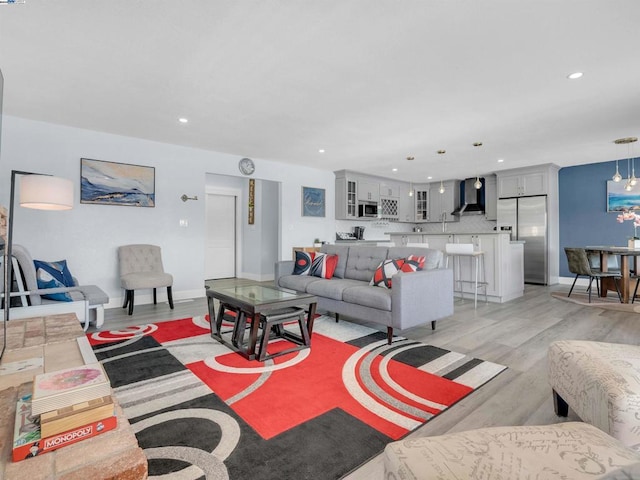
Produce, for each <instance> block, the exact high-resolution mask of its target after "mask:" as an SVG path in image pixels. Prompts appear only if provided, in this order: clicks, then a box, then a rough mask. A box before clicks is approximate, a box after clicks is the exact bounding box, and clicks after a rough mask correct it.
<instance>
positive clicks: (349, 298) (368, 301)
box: [342, 285, 391, 312]
mask: <svg viewBox="0 0 640 480" xmlns="http://www.w3.org/2000/svg"><path fill="white" fill-rule="evenodd" d="M342 300H343V301H345V302H348V303H355V304H356V305H363V306H365V307H370V308H376V309H378V310H386V311H387V312H390V311H391V290H389V289H386V288H378V287H372V286H370V285H362V286H354V287H349V288H345V289H344V291H343V292H342Z"/></svg>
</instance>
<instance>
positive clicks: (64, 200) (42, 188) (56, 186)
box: [20, 175, 73, 210]
mask: <svg viewBox="0 0 640 480" xmlns="http://www.w3.org/2000/svg"><path fill="white" fill-rule="evenodd" d="M20 206H21V207H25V208H35V209H37V210H69V209H71V208H73V182H72V181H71V180H67V179H66V178H60V177H52V176H49V175H25V176H23V177H20Z"/></svg>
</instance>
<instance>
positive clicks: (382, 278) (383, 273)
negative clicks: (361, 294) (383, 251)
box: [369, 255, 425, 288]
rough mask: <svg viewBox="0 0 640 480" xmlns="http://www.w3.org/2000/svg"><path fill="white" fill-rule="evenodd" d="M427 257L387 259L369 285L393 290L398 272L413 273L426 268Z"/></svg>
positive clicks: (414, 256)
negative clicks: (394, 277)
mask: <svg viewBox="0 0 640 480" xmlns="http://www.w3.org/2000/svg"><path fill="white" fill-rule="evenodd" d="M424 262H425V257H424V256H422V255H420V256H418V255H409V256H408V257H407V258H394V259H387V260H383V261H382V262H380V265H378V268H376V271H375V272H374V274H373V278H372V279H371V281H370V282H369V285H375V286H376V287H383V288H391V285H392V282H391V277H393V276H394V275H395V274H396V273H398V272H404V273H413V272H417V271H419V270H422V269H423V268H424Z"/></svg>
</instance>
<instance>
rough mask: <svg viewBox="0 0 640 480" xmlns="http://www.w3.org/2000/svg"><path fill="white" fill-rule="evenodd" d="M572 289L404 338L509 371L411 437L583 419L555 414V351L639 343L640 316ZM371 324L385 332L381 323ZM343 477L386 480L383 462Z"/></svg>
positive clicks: (152, 314) (468, 305)
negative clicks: (565, 346)
mask: <svg viewBox="0 0 640 480" xmlns="http://www.w3.org/2000/svg"><path fill="white" fill-rule="evenodd" d="M215 283H216V284H218V285H231V284H236V283H246V281H242V280H233V279H231V280H221V281H216V282H215ZM249 283H250V282H249ZM576 288H578V287H576ZM568 290H569V288H568V286H553V287H543V286H535V285H526V287H525V295H524V296H523V297H521V298H519V299H516V300H513V301H511V302H508V303H504V304H494V303H489V304H485V303H483V302H479V303H478V308H477V310H474V309H473V300H472V299H471V300H469V299H467V300H465V301H460V300H459V299H457V300H456V302H455V313H454V315H453V316H451V317H449V318H446V319H444V320H442V321H439V322H438V323H437V327H436V330H435V331H432V330H431V327H430V325H425V326H424V327H418V328H414V329H411V330H408V331H405V332H403V333H402V334H403V336H406V337H408V338H411V339H415V340H419V341H421V342H424V343H428V344H431V345H435V346H439V347H443V348H446V349H449V350H453V351H456V352H461V353H466V354H468V355H472V356H474V357H477V358H481V359H484V360H489V361H492V362H496V363H499V364H502V365H506V366H507V367H509V368H508V370H506V371H505V372H503V373H501V374H500V375H499V376H498V377H497V378H495V379H494V380H492V381H490V382H489V383H488V384H486V385H484V386H482V387H481V388H479V389H478V390H477V391H476V392H474V393H472V394H471V395H469V396H468V397H467V398H465V399H463V400H462V401H460V402H458V403H457V404H456V405H454V406H453V407H451V408H450V409H449V410H447V411H445V412H444V413H442V414H440V415H438V416H437V417H436V418H434V419H433V420H431V421H430V422H428V423H427V424H425V425H424V426H422V427H421V428H419V429H418V430H416V431H414V432H412V433H411V434H410V436H431V435H441V434H444V433H448V432H458V431H462V430H469V429H473V428H481V427H486V426H498V425H542V424H550V423H557V422H562V421H567V420H578V419H577V417H575V416H574V414H573V413H571V412H570V413H569V417H568V418H567V419H563V418H559V417H556V416H555V414H554V413H553V403H552V399H551V390H550V387H549V385H548V383H547V358H546V355H547V349H548V346H549V344H550V343H551V342H552V341H554V340H560V339H567V340H569V339H571V340H595V341H603V342H613V343H628V344H640V314H637V313H627V312H620V311H614V310H603V309H601V308H595V307H588V306H582V305H578V304H574V303H569V302H564V301H561V300H558V299H555V298H552V297H551V295H550V294H551V292H552V291H567V292H568ZM105 313H106V314H105V324H104V328H103V329H116V328H120V327H124V326H128V325H135V324H140V323H146V322H151V321H157V320H158V319H176V318H185V317H190V316H193V315H203V314H205V313H206V301H205V299H204V298H200V299H194V300H192V301H186V302H176V304H175V309H174V310H173V311H171V310H170V309H169V307H168V305H166V304H159V305H157V306H154V305H141V306H136V308H135V311H134V314H133V315H132V316H131V317H129V316H128V315H126V312H125V310H124V309H109V310H107V311H106V312H105ZM352 321H356V322H358V323H363V324H367V323H366V322H362V321H357V320H352ZM367 325H370V326H371V327H373V328H379V329H381V330H383V328H381V327H380V326H377V325H375V324H367ZM344 478H345V479H349V480H361V479H362V480H364V479H367V480H370V479H376V478H379V479H382V478H383V470H382V459H381V456H380V455H379V456H377V457H376V458H374V459H372V460H371V461H369V462H368V463H367V464H365V465H363V466H362V467H360V468H359V469H357V470H356V471H354V472H352V473H350V474H348V475H347V476H345V477H344Z"/></svg>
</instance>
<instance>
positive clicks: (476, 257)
mask: <svg viewBox="0 0 640 480" xmlns="http://www.w3.org/2000/svg"><path fill="white" fill-rule="evenodd" d="M474 249H475V245H474V244H473V243H447V244H446V245H445V254H446V262H445V265H446V267H447V268H449V257H452V258H453V266H452V268H453V291H454V292H459V293H460V297H461V298H462V299H463V300H464V288H463V285H462V284H463V283H471V284H473V286H474V288H473V308H477V307H478V289H479V288H482V289H484V301H485V303H487V302H488V298H487V277H486V272H485V267H484V252H482V251H479V250H474ZM464 257H466V258H469V259H471V265H472V266H473V272H472V273H473V278H474V279H473V280H463V279H462V269H461V266H460V258H464ZM481 273H482V280H480V279H479V278H478V277H479V276H480V274H481ZM456 285H459V286H460V290H456Z"/></svg>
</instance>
